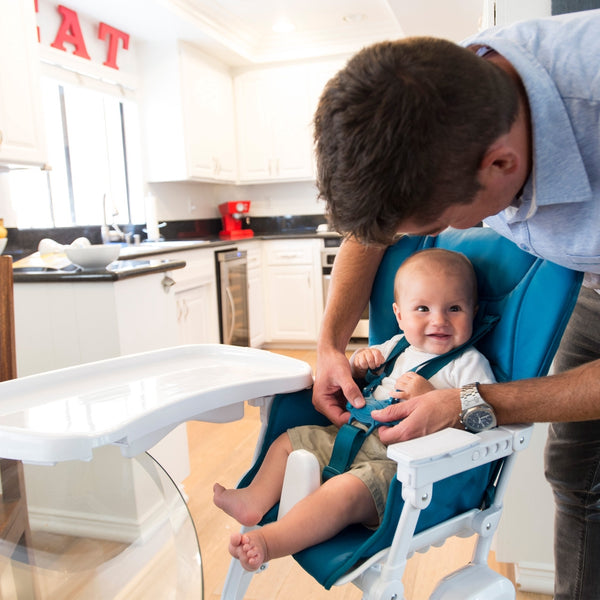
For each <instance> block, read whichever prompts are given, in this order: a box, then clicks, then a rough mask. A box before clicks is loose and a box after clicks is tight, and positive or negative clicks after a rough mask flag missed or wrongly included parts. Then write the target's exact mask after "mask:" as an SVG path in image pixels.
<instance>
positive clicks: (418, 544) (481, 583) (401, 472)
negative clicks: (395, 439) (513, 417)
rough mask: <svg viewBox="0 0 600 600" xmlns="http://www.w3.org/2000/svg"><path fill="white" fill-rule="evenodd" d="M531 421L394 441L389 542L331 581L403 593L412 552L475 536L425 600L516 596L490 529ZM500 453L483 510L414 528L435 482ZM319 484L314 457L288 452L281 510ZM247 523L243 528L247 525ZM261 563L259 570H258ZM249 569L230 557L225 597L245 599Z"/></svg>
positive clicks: (367, 591) (379, 595) (367, 594)
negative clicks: (398, 495) (398, 508)
mask: <svg viewBox="0 0 600 600" xmlns="http://www.w3.org/2000/svg"><path fill="white" fill-rule="evenodd" d="M271 401H272V398H265V399H262V401H261V402H260V405H261V421H262V428H261V433H260V435H259V443H258V444H257V448H259V447H260V446H261V445H262V438H263V436H264V432H265V430H266V423H267V421H268V414H269V411H270V404H271ZM532 431H533V426H532V425H520V424H517V425H511V426H501V427H497V428H495V429H493V430H490V431H485V432H482V433H479V434H473V433H469V432H466V431H461V430H458V429H451V428H448V429H444V430H442V431H439V432H436V433H433V434H430V435H427V436H424V437H421V438H417V439H415V440H411V441H408V442H402V443H398V444H392V445H390V446H389V447H388V456H389V458H391V459H392V460H394V461H396V462H397V463H398V471H397V477H398V480H399V481H400V482H401V483H402V497H403V499H404V501H405V504H404V507H403V509H402V513H401V516H400V520H399V521H398V525H397V528H396V533H395V535H394V539H393V542H392V545H391V546H390V547H388V548H385V549H384V550H381V551H380V552H378V553H377V554H375V555H374V556H372V557H371V558H370V559H369V560H367V561H365V562H363V563H362V564H360V565H359V566H357V567H356V568H355V569H353V570H352V571H350V572H348V573H347V574H345V575H344V576H342V577H341V578H339V579H338V580H337V581H336V583H335V585H336V586H340V585H345V584H347V583H352V584H354V585H355V586H357V587H358V588H359V589H360V590H362V592H363V596H362V597H363V600H403V599H404V598H405V596H404V585H403V583H402V577H403V575H404V570H405V567H406V563H407V561H408V559H409V558H410V557H411V556H412V555H413V554H414V553H415V552H426V551H427V550H428V549H429V548H430V547H431V546H441V545H443V543H444V542H445V541H446V540H447V539H448V538H449V537H452V536H459V537H470V536H472V535H476V536H477V541H476V544H475V549H474V552H473V557H472V560H471V562H470V563H469V564H468V565H466V566H465V567H463V568H461V569H459V570H458V571H455V572H454V573H451V574H448V575H447V576H446V577H444V578H443V579H442V580H441V581H440V582H439V584H438V585H437V587H436V588H435V590H434V592H433V593H432V595H431V596H430V600H483V599H485V600H514V598H515V588H514V586H513V584H512V582H511V581H510V580H508V579H507V578H506V577H503V576H502V575H500V574H499V573H497V572H495V571H493V570H492V569H490V568H489V567H488V566H487V561H488V555H489V552H490V548H491V544H492V540H493V536H494V533H495V532H496V529H497V527H498V524H499V522H500V517H501V514H502V501H503V498H504V494H505V491H506V486H507V484H508V481H509V479H510V473H511V470H512V467H513V463H514V460H515V458H516V456H517V455H516V453H517V452H519V451H521V450H524V449H525V448H526V447H527V446H528V444H529V441H530V439H531V435H532ZM501 458H504V465H503V467H502V469H501V471H500V474H499V476H498V481H497V484H496V492H495V496H494V500H493V502H492V504H491V506H489V507H488V508H486V509H482V510H479V509H472V510H469V511H467V512H465V513H462V514H460V515H457V516H455V517H454V518H452V519H449V520H447V521H444V522H442V523H440V524H438V525H436V526H434V527H431V528H429V529H426V530H424V531H421V532H420V533H417V534H415V533H414V532H415V528H416V525H417V520H418V518H419V515H420V513H421V510H423V509H425V508H427V506H429V503H430V502H431V498H432V494H433V484H434V483H435V482H437V481H440V480H442V479H445V478H447V477H449V476H451V475H455V474H457V473H461V472H463V471H467V470H469V469H473V468H475V467H478V466H481V465H484V464H487V463H489V462H492V461H495V460H498V459H501ZM320 484H321V481H320V468H319V465H318V462H317V459H316V458H315V457H314V456H313V455H311V454H310V453H309V452H306V451H304V450H298V451H295V452H292V454H291V455H290V457H289V459H288V466H287V469H286V475H285V481H284V487H283V491H282V497H281V503H280V508H279V516H281V515H282V514H284V513H285V512H287V511H288V510H289V509H290V508H291V507H292V506H293V505H294V504H295V503H296V502H298V501H299V500H300V499H302V498H304V497H305V496H307V495H308V494H309V493H311V492H312V491H313V490H315V489H316V488H317V487H318V486H319V485H320ZM246 530H247V528H242V531H246ZM266 567H267V565H266V564H265V565H263V566H262V567H261V568H260V569H259V571H258V572H260V571H263V570H264V569H265V568H266ZM253 575H254V573H251V572H248V571H245V570H244V569H243V568H242V566H241V564H240V562H239V561H238V560H236V559H232V561H231V564H230V566H229V571H228V574H227V578H226V581H225V585H224V587H223V592H222V595H221V598H222V600H242V599H243V598H244V594H245V593H246V590H247V589H248V586H249V584H250V582H251V580H252V576H253Z"/></svg>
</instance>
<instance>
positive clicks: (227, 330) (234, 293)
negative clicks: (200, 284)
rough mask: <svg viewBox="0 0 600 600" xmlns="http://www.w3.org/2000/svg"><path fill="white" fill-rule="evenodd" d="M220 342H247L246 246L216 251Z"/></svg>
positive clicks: (239, 343)
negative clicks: (239, 248) (240, 248)
mask: <svg viewBox="0 0 600 600" xmlns="http://www.w3.org/2000/svg"><path fill="white" fill-rule="evenodd" d="M215 260H216V268H217V290H218V300H219V329H220V332H221V343H222V344H232V345H234V346H249V345H250V331H249V318H248V273H247V258H246V251H245V250H238V249H237V248H235V249H233V250H232V249H228V250H220V251H216V252H215Z"/></svg>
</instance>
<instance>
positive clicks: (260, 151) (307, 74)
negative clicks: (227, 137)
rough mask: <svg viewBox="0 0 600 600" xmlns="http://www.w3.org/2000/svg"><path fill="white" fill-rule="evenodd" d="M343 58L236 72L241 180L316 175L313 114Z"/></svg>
mask: <svg viewBox="0 0 600 600" xmlns="http://www.w3.org/2000/svg"><path fill="white" fill-rule="evenodd" d="M343 65H344V61H343V60H342V59H336V60H326V61H319V62H314V63H303V64H298V65H293V66H286V67H276V68H269V69H257V70H252V71H247V72H245V73H241V74H239V75H237V76H236V77H235V80H234V88H235V104H236V113H237V141H238V166H239V180H240V181H241V182H247V183H248V182H259V181H298V180H306V179H312V178H314V175H315V173H314V158H313V125H312V121H313V116H314V113H315V110H316V108H317V104H318V101H319V98H320V96H321V92H322V91H323V88H324V86H325V84H326V83H327V81H329V79H330V78H331V77H332V76H333V75H334V74H335V73H336V72H337V71H338V70H339V69H340V68H342V67H343Z"/></svg>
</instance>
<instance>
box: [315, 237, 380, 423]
mask: <svg viewBox="0 0 600 600" xmlns="http://www.w3.org/2000/svg"><path fill="white" fill-rule="evenodd" d="M384 252H385V248H384V247H379V246H364V245H363V244H361V243H359V242H357V241H355V240H353V239H346V240H344V242H343V243H342V245H341V247H340V250H339V252H338V254H337V256H336V259H335V262H334V265H333V270H332V277H331V285H330V287H329V297H328V299H327V306H326V307H325V313H324V315H323V323H322V325H321V332H320V334H319V340H318V344H317V366H316V373H315V386H314V389H313V404H314V405H315V408H316V409H317V410H318V411H319V412H321V413H322V414H324V415H325V416H326V417H328V418H329V419H330V420H331V422H332V423H335V424H336V425H338V426H339V425H342V424H343V423H347V422H348V417H349V413H348V411H346V408H345V405H346V399H347V400H348V401H350V403H351V404H353V405H354V406H362V405H363V404H364V399H363V396H362V393H361V391H360V389H359V388H358V386H357V385H356V384H355V383H354V381H353V379H352V375H351V373H350V364H349V362H348V359H347V358H346V355H345V350H346V346H347V345H348V341H349V340H350V336H351V335H352V332H353V331H354V328H355V326H356V324H357V323H358V320H359V318H360V315H361V314H362V312H363V310H364V308H365V306H366V305H367V302H368V300H369V296H370V294H371V287H372V285H373V280H374V279H375V274H376V272H377V267H378V266H379V263H380V262H381V258H382V256H383V254H384Z"/></svg>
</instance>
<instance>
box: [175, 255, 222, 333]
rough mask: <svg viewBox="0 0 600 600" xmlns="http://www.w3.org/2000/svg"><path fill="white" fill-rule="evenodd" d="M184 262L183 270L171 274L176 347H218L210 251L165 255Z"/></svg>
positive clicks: (213, 267) (212, 267)
mask: <svg viewBox="0 0 600 600" xmlns="http://www.w3.org/2000/svg"><path fill="white" fill-rule="evenodd" d="M168 257H169V258H170V259H174V260H185V262H186V267H185V268H184V269H179V270H178V271H174V272H173V280H174V281H175V285H174V286H173V291H174V293H175V305H176V311H177V339H178V343H179V344H218V343H219V315H218V307H217V282H216V275H215V260H214V252H213V251H212V250H189V251H187V252H174V253H170V254H168Z"/></svg>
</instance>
